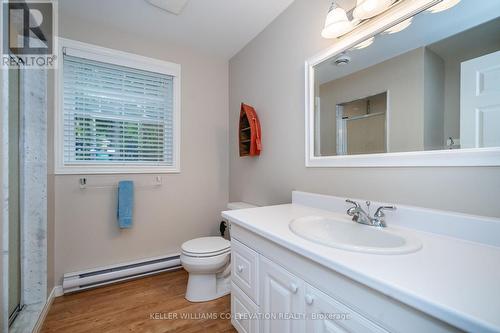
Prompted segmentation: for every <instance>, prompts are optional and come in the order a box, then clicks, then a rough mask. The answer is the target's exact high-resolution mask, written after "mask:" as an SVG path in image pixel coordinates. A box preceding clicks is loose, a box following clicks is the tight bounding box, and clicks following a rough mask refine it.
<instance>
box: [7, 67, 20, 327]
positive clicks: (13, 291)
mask: <svg viewBox="0 0 500 333" xmlns="http://www.w3.org/2000/svg"><path fill="white" fill-rule="evenodd" d="M19 96H20V94H19V70H18V69H10V70H9V324H10V323H12V322H13V321H14V319H15V317H16V316H17V314H18V312H19V311H20V309H21V255H20V244H21V238H20V234H21V232H20V231H21V230H20V225H21V223H20V220H21V219H20V186H19V184H20V180H19V176H20V158H19V128H20V126H19V125H20V120H19V118H20V117H19V115H20V112H19V110H20V100H19Z"/></svg>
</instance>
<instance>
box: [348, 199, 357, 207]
mask: <svg viewBox="0 0 500 333" xmlns="http://www.w3.org/2000/svg"><path fill="white" fill-rule="evenodd" d="M345 202H347V203H350V204H353V205H354V207H356V208H358V207H361V206H360V205H359V203H357V202H356V201H353V200H351V199H346V200H345Z"/></svg>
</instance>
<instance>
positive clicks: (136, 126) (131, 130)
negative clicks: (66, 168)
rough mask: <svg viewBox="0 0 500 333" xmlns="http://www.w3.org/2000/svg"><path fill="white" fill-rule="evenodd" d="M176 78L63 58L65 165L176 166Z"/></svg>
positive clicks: (85, 60)
mask: <svg viewBox="0 0 500 333" xmlns="http://www.w3.org/2000/svg"><path fill="white" fill-rule="evenodd" d="M173 83H174V77H173V76H170V75H166V74H159V73H154V72H150V71H145V70H140V69H134V68H130V67H124V66H118V65H113V64H110V63H105V62H99V61H94V60H89V59H84V58H80V57H75V56H71V55H67V54H64V56H63V87H62V94H63V96H62V97H63V98H62V104H63V127H64V129H63V140H64V144H63V152H62V153H63V161H64V164H65V165H76V164H78V165H82V164H83V165H85V164H92V165H95V164H99V165H141V166H142V165H147V166H172V165H173V164H174V160H173V159H174V151H173V150H174V147H175V145H174V142H173V141H174V124H173V119H174V116H173V113H174V111H173Z"/></svg>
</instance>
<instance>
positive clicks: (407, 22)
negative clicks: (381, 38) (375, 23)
mask: <svg viewBox="0 0 500 333" xmlns="http://www.w3.org/2000/svg"><path fill="white" fill-rule="evenodd" d="M412 22H413V17H410V18H409V19H406V20H404V21H403V22H401V23H398V24H396V25H395V26H393V27H390V28H389V29H387V30H386V31H384V32H383V33H384V34H387V35H390V34H395V33H397V32H401V31H403V30H404V29H406V28H408V27H409V26H410V25H411V23H412Z"/></svg>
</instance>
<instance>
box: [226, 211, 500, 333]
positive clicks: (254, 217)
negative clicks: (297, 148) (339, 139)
mask: <svg viewBox="0 0 500 333" xmlns="http://www.w3.org/2000/svg"><path fill="white" fill-rule="evenodd" d="M222 215H223V216H224V217H225V218H226V219H228V220H230V221H231V222H232V223H234V224H237V225H239V226H241V227H243V228H245V229H248V230H250V231H253V232H255V233H257V234H259V235H261V236H263V237H265V238H267V239H270V240H272V241H274V242H276V243H277V244H279V245H281V246H283V247H285V248H287V249H289V250H291V251H294V252H296V253H297V254H300V255H301V256H304V257H306V258H309V259H311V260H313V261H315V262H317V263H319V264H321V265H323V266H326V267H328V268H330V269H332V270H334V271H336V272H338V273H341V274H344V275H346V276H347V277H349V278H351V279H353V280H355V281H357V282H359V283H362V284H364V285H366V286H368V287H370V288H373V289H375V290H377V291H379V292H381V293H383V294H386V295H388V296H390V297H393V298H394V299H397V300H399V301H401V302H403V303H405V304H407V305H409V306H411V307H413V308H416V309H418V310H421V311H422V312H425V313H427V314H429V315H431V316H433V317H436V318H438V319H440V320H442V321H445V322H447V323H449V324H451V325H453V326H456V327H458V328H461V329H463V330H466V331H470V332H500V248H499V247H496V246H491V245H484V244H481V243H475V242H471V241H467V240H461V239H458V238H452V237H448V236H443V235H439V234H433V233H429V232H423V231H417V230H414V229H409V228H401V227H395V226H391V220H390V217H388V219H387V224H388V225H389V226H388V228H389V229H390V228H394V229H404V230H405V232H411V233H412V234H413V235H415V236H417V237H418V238H419V239H420V240H421V241H422V243H423V247H422V249H421V250H419V251H417V252H415V253H410V254H402V255H376V254H366V253H356V252H350V251H345V250H340V249H335V248H330V247H327V246H323V245H320V244H316V243H314V242H311V241H308V240H305V239H303V238H301V237H299V236H297V235H295V234H293V233H292V232H291V231H290V229H289V227H288V224H289V222H290V221H291V220H292V219H295V218H299V217H304V216H311V215H316V216H318V215H319V216H324V217H329V218H335V219H344V220H349V217H348V216H347V215H346V214H345V213H342V214H340V213H336V212H331V211H328V210H323V209H318V208H313V207H309V206H304V205H300V204H286V205H278V206H268V207H261V208H253V209H243V210H235V211H226V212H223V214H222ZM367 228H370V227H368V226H367ZM499 237H500V235H499Z"/></svg>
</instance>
